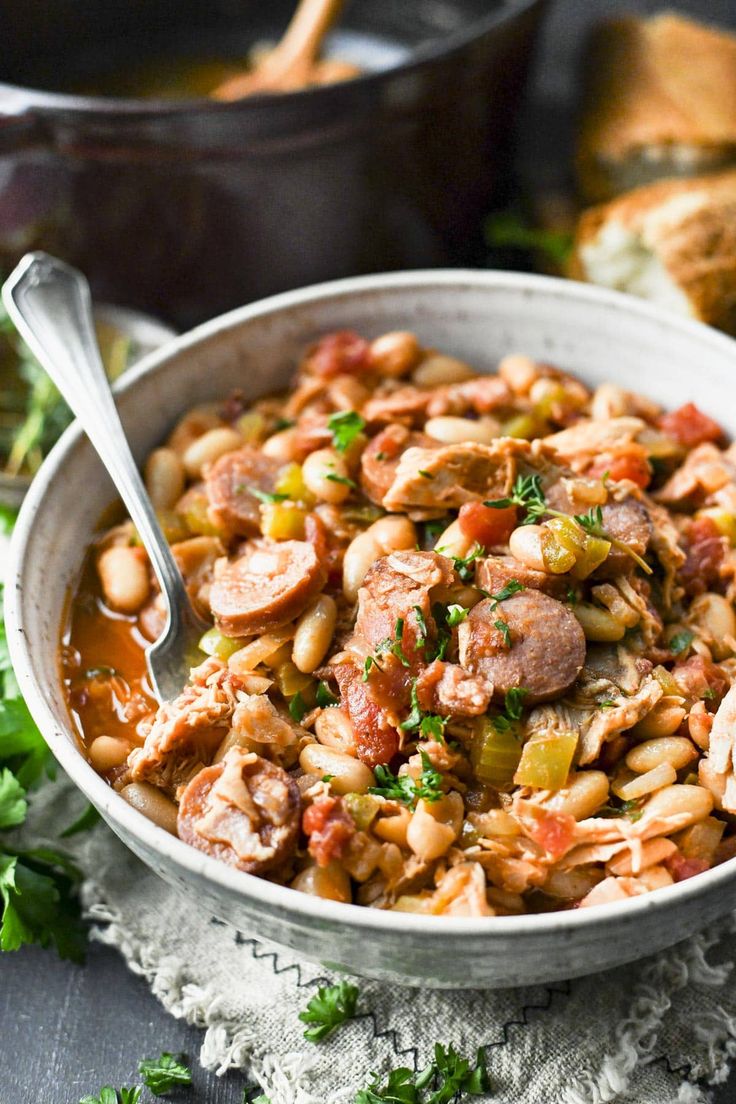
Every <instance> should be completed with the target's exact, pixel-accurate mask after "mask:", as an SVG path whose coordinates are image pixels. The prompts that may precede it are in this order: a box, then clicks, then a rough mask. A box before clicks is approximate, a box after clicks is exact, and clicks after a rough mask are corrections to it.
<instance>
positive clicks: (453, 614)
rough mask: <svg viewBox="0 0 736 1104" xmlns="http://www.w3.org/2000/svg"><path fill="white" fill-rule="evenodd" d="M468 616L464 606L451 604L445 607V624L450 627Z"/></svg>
mask: <svg viewBox="0 0 736 1104" xmlns="http://www.w3.org/2000/svg"><path fill="white" fill-rule="evenodd" d="M467 616H468V611H467V610H466V608H465V606H459V605H456V604H455V605H451V606H448V607H447V624H448V625H449V626H450V628H454V627H455V625H459V624H460V623H461V622H462V621H464V620H465V618H466V617H467Z"/></svg>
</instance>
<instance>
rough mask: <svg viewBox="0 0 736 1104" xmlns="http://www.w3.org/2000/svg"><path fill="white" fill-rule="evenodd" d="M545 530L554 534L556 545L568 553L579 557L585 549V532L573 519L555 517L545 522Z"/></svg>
mask: <svg viewBox="0 0 736 1104" xmlns="http://www.w3.org/2000/svg"><path fill="white" fill-rule="evenodd" d="M544 524H545V528H546V529H548V530H549V531H550V532H551V533H554V535H555V539H556V541H557V543H558V544H559V545H560V546H561V547H562V548H566V549H567V551H568V552H572V553H574V554H575V555H576V556H577V555H579V554H580V553H581V552H583V551H584V549H585V530H584V529H583V528H582V526H580V525H578V523H577V522H576V521H575V519H574V518H571V517H555V518H551V520H550V521H546V522H545V523H544Z"/></svg>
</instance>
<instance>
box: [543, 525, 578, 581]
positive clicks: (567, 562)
mask: <svg viewBox="0 0 736 1104" xmlns="http://www.w3.org/2000/svg"><path fill="white" fill-rule="evenodd" d="M542 559H543V560H544V565H545V567H546V568H547V571H549V572H550V573H551V574H552V575H564V574H565V572H567V571H569V570H570V568H571V567H574V566H575V553H574V552H570V550H569V549H567V548H565V547H564V546H563V545H562V544H560V542H559V540H558V539H557V535H556V534H555V533H554V532H553V531H552V530H551V529H549V528H548V527H547V526H546V525H545V526H543V527H542Z"/></svg>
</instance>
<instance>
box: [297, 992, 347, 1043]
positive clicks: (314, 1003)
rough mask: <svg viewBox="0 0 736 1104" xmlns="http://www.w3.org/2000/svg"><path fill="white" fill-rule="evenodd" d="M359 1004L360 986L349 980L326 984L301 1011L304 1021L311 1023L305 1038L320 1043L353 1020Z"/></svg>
mask: <svg viewBox="0 0 736 1104" xmlns="http://www.w3.org/2000/svg"><path fill="white" fill-rule="evenodd" d="M357 1004H358V986H357V985H352V984H351V983H350V982H349V981H340V982H338V984H337V985H326V986H325V987H324V988H322V989H318V990H317V996H316V997H312V999H311V1000H310V1002H309V1004H308V1005H307V1007H306V1008H305V1010H304V1011H303V1012H300V1013H299V1019H300V1020H301V1021H302V1023H305V1024H311V1025H312V1026H311V1027H308V1028H307V1030H306V1031H305V1032H304V1038H305V1039H308V1040H309V1042H310V1043H319V1042H321V1041H322V1039H324V1038H325V1037H326V1036H327V1035H329V1034H331V1032H333V1031H334V1030H335V1028H336V1027H339V1026H340V1024H343V1023H345V1021H346V1020H352V1018H353V1016H354V1015H355V1009H356V1007H357Z"/></svg>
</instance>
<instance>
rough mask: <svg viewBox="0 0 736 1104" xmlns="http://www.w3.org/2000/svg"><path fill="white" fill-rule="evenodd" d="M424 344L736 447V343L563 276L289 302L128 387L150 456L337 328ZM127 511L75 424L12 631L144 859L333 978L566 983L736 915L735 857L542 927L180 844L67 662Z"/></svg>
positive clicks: (263, 383) (426, 280)
mask: <svg viewBox="0 0 736 1104" xmlns="http://www.w3.org/2000/svg"><path fill="white" fill-rule="evenodd" d="M343 328H352V329H356V330H357V331H359V332H360V333H362V334H365V335H367V336H374V335H376V334H379V333H382V332H384V331H386V330H393V329H411V330H415V331H416V332H417V333H418V334H419V337H420V340H421V341H422V343H423V344H424V345H430V346H436V347H438V348H440V349H442V350H446V351H447V352H449V353H453V354H455V355H457V356H459V357H462V358H464V359H467V360H468V361H470V362H471V363H473V364H474V365H477V366H478V367H479V368H481V369H487V370H492V369H493V368H494V366H495V364H496V362H497V361H498V359H499V357H500V356H502V355H503V354H504V353H507V352H510V351H519V352H524V353H528V354H530V355H531V356H533V357H537V358H541V359H544V360H549V361H552V362H554V363H556V364H559V365H561V366H564V367H565V368H568V369H570V370H572V371H573V372H576V373H578V374H579V375H580V376H581V377H582V378H583V379H585V380H586V381H587V382H588V383H591V384H595V383H598V382H600V381H603V380H614V381H616V382H617V383H621V384H623V385H624V386H625V387H630V388H634V389H636V390H641V391H642V392H644V393H645V394H648V395H651V396H652V397H653V398H655V399H657V400H659V401H660V402H662V403H663V404H666V405H668V406H678V405H680V404H681V403H683V402H685V401H687V400H690V399H695V400H697V402H698V404H699V405H700V406H701V407H702V408H703V409H704V410H705V411H707V412H708V413H709V414H712V415H713V416H714V417H716V418H717V419H718V420H719V421H720V422H721V423H722V424H723V425H724V426H725V427H726V429H727V430H728V431H729V432H730V433H731V434H733V435H736V403H734V402H733V399H734V397H736V344H734V342H732V341H731V340H729V339H728V338H725V337H723V336H721V335H719V334H717V333H715V332H713V331H711V330H708V329H707V328H705V327H704V326H701V325H698V324H696V323H691V322H687V321H682V320H680V319H679V318H677V317H675V316H674V315H670V314H667V313H664V312H661V311H659V310H656V309H654V308H652V307H650V306H648V305H646V304H643V303H641V302H639V301H637V300H635V299H632V298H629V297H624V296H621V295H617V294H616V293H612V292H606V291H601V290H600V289H597V288H592V287H588V286H584V285H581V284H575V283H572V282H567V281H561V280H551V279H547V278H544V277H537V276H525V275H516V274H507V273H493V272H461V271H451V272H449V271H448V272H437V271H434V272H423V273H404V274H399V275H391V276H372V277H365V278H360V279H354V280H344V281H340V282H337V283H331V284H324V285H320V286H319V287H315V288H308V289H306V290H303V291H297V292H289V293H287V294H285V295H280V296H277V297H275V298H273V299H268V300H266V301H265V302H261V303H257V304H254V305H252V306H248V307H243V308H242V309H240V310H236V311H233V312H232V313H230V314H227V315H225V316H224V317H222V318H218V319H215V320H214V321H213V322H209V323H207V324H206V325H203V326H200V327H199V328H198V329H196V330H194V331H193V332H192V333H190V334H188V335H186V336H184V337H182V338H179V339H178V340H177V341H175V342H173V343H172V344H170V345H167V346H166V348H165V349H163V350H161V351H159V352H157V353H154V354H153V355H151V356H149V357H148V358H146V360H145V361H143V362H142V363H141V364H140V365H139V366H138V367H137V368H135V369H134V370H133V371H132V372H130V373H129V374H128V375H127V376H126V377H125V379H124V380H123V381H122V383H121V386H120V387H119V389H118V400H119V406H120V411H121V414H122V418H123V421H124V423H125V425H126V427H127V430H128V434H129V437H130V440H131V444H132V446H133V450H134V452H135V454H136V456H137V457H138V459H140V460H142V459H143V457H144V456H145V455H146V454H147V453H148V451H149V450H150V449H151V448H153V447H154V446H155V445H156V444H158V443H159V442H160V441H161V439H162V438H163V437H164V436H165V435H166V432H167V430H168V429H169V427H170V426H171V425H172V423H173V422H174V421H175V420H176V419H177V417H178V416H179V415H180V414H181V413H183V412H184V411H185V410H186V409H187V408H188V407H189V406H191V405H192V404H194V403H198V402H202V401H205V400H209V399H212V398H215V397H219V396H223V395H225V394H226V393H227V392H228V391H229V389H231V388H233V387H240V388H243V389H244V390H245V391H246V393H248V394H251V395H253V396H257V395H260V394H262V393H263V392H265V391H267V390H270V389H272V388H275V387H279V386H281V385H283V384H285V383H286V382H287V380H288V379H289V377H290V375H291V372H292V370H293V363H294V358H295V356H297V355H298V353H299V352H300V350H301V349H303V347H304V345H305V344H306V343H307V342H309V341H310V340H312V339H313V338H314V337H315V336H317V335H319V334H321V333H324V332H325V331H327V330H335V329H343ZM113 497H114V492H113V488H112V486H111V484H110V482H109V480H108V479H107V476H106V474H105V472H104V471H103V469H102V467H101V465H100V463H99V461H98V460H97V457H96V456H95V454H94V453H93V451H92V449H91V447H90V446H89V445H88V444H87V442H86V440H84V439H83V438H82V436H81V434H80V433H79V432H78V431H77V429H76V428H75V427H74V426H72V427H71V428H70V429H69V430H68V431H67V432H66V433H65V435H64V436H63V438H62V439H61V441H60V442H59V443H58V445H57V446H56V448H55V449H54V450H53V452H52V453H51V455H50V456H49V458H48V459H47V461H46V463H45V464H44V465H43V468H42V469H41V472H40V473H39V475H38V476H37V478H36V480H35V481H34V483H33V486H32V488H31V491H30V493H29V494H28V497H27V498H26V501H25V503H24V506H23V509H22V511H21V515H20V518H19V520H18V524H17V526H16V530H15V535H14V538H13V544H12V551H11V559H12V563H11V568H10V575H9V579H8V584H7V587H6V617H7V626H8V637H9V641H10V649H11V654H12V658H13V663H14V665H15V669H16V672H17V675H18V679H19V682H20V686H21V690H22V692H23V694H24V695H25V697H26V700H27V702H28V705H29V707H30V709H31V712H32V714H33V716H34V718H35V720H36V722H37V723H38V725H39V727H40V729H41V731H42V732H43V734H44V736H45V737H46V739H47V740H48V743H49V745H50V747H51V750H52V751H53V753H54V755H55V756H56V758H57V759H58V760H59V762H60V763H61V765H62V766H63V768H64V769H65V770H66V772H67V773H68V774H69V775H70V776H71V778H72V779H73V780H74V781H75V782H76V784H77V785H78V786H79V788H80V789H81V790H82V791H83V792H84V793H85V795H86V796H87V797H88V798H89V800H90V801H91V802H92V803H93V804H94V805H95V806H96V807H97V808H98V809H99V810H100V812H101V813H102V815H103V817H104V818H105V820H106V821H107V822H108V824H109V825H110V826H111V828H112V829H113V830H114V831H115V832H116V833H117V834H118V835H119V836H120V838H121V839H122V840H123V841H124V842H125V843H126V844H127V845H128V846H129V847H130V848H132V850H133V851H134V852H135V853H136V854H137V855H139V856H140V858H142V859H143V860H144V862H146V863H148V864H149V865H150V866H151V867H152V868H153V869H154V870H156V871H157V872H158V873H159V874H160V875H161V877H163V878H165V879H166V881H168V882H170V883H172V884H174V885H176V886H178V887H179V888H180V889H181V892H182V893H184V894H185V895H186V896H188V897H189V898H190V899H191V900H193V901H195V900H196V901H197V902H202V903H203V904H204V905H205V906H206V907H207V908H209V909H211V911H212V912H213V913H214V914H216V915H217V916H219V917H222V918H223V919H226V920H229V921H231V922H232V923H234V924H236V925H238V926H240V927H243V928H247V929H248V930H249V931H251V932H254V933H255V934H257V935H261V936H262V937H264V938H268V939H271V940H274V941H275V942H277V943H281V944H284V945H285V946H288V947H290V948H293V949H294V950H296V951H298V952H299V953H300V954H303V955H305V956H306V957H308V958H311V959H316V960H319V961H321V962H322V963H324V964H325V965H330V966H334V967H337V968H340V969H344V970H347V971H349V972H351V973H358V974H365V975H368V976H371V977H377V978H383V979H387V980H390V981H394V982H399V983H405V984H414V985H417V984H421V985H427V986H435V987H476V986H477V987H481V986H483V987H485V986H492V987H500V986H509V985H522V984H530V983H543V982H550V981H553V980H556V979H560V978H563V977H572V976H575V975H579V974H584V973H589V972H592V971H594V970H600V969H604V968H608V967H611V966H615V965H618V964H621V963H624V962H627V961H631V960H632V959H635V958H638V957H639V956H642V955H645V954H648V953H651V952H653V951H656V950H659V949H661V948H663V947H666V946H668V945H671V944H672V943H674V942H676V941H677V940H679V939H682V938H684V937H685V936H687V935H688V934H689V933H691V932H693V931H694V930H695V929H697V928H698V927H701V926H702V925H705V924H707V923H708V922H709V921H711V920H713V919H715V918H716V917H718V916H720V915H722V914H724V913H726V912H727V911H729V910H730V909H732V908H734V906H736V860H732V861H731V862H728V863H725V864H724V865H722V866H720V867H718V868H716V869H714V870H712V871H708V872H707V873H705V874H701V875H699V876H698V877H696V878H692V879H691V880H689V881H685V882H681V883H679V884H677V885H674V886H671V887H668V888H665V889H660V890H657V891H655V892H653V893H649V894H646V895H644V896H641V897H637V898H634V899H633V900H630V901H626V902H623V903H620V904H619V903H617V904H611V905H604V906H601V907H599V908H591V909H584V910H581V911H573V912H557V913H548V914H546V915H541V916H524V917H495V918H487V919H444V918H442V917H430V916H417V915H411V914H408V913H404V914H402V913H392V912H381V911H378V910H374V909H366V908H357V907H355V906H352V905H342V904H338V903H335V902H332V901H322V900H319V899H317V898H314V897H308V896H306V895H304V894H301V893H297V892H295V891H294V890H291V889H288V888H285V887H282V886H278V885H272V884H271V883H269V882H266V881H263V880H261V879H258V878H254V877H252V876H250V875H248V874H242V873H240V872H238V871H236V870H233V869H231V868H230V867H227V866H225V865H224V864H222V863H218V862H215V860H214V859H211V858H208V857H207V856H205V855H203V854H201V853H200V852H198V851H195V850H194V849H193V848H191V847H188V846H187V845H186V844H185V843H182V842H181V841H180V840H178V839H174V838H173V837H171V836H170V835H167V834H166V833H165V832H164V831H162V830H161V829H160V828H157V827H156V826H155V825H153V824H152V823H150V822H149V821H148V820H146V819H145V818H144V817H143V816H142V815H141V814H140V813H138V812H136V811H135V810H134V809H132V808H131V807H130V806H129V805H127V804H126V803H125V801H123V799H122V798H121V797H119V796H118V795H117V794H116V793H114V791H113V790H111V789H110V788H109V787H108V786H107V785H106V784H105V782H104V781H103V780H102V779H101V778H100V777H99V776H98V775H97V774H95V772H94V771H93V770H92V768H91V767H90V765H89V764H88V763H87V762H86V760H85V759H84V758H83V756H82V754H81V753H80V750H79V747H78V744H77V742H76V740H75V737H74V735H73V732H72V728H71V725H70V721H69V717H68V715H67V710H66V705H65V702H64V696H63V693H62V687H61V683H60V678H59V668H58V662H57V651H58V640H59V632H60V628H61V623H62V619H63V616H64V610H65V606H66V601H67V597H68V594H69V589H70V587H73V586H74V584H75V582H76V579H77V576H78V574H79V569H80V565H81V563H82V558H83V556H84V553H85V549H86V547H87V544H88V542H89V541H90V539H91V536H92V533H93V530H94V527H95V523H96V521H97V520H98V518H99V517H100V514H101V512H102V510H103V508H104V507H105V506H106V504H107V503H108V502H109V501H110V500H111V499H112V498H113Z"/></svg>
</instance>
